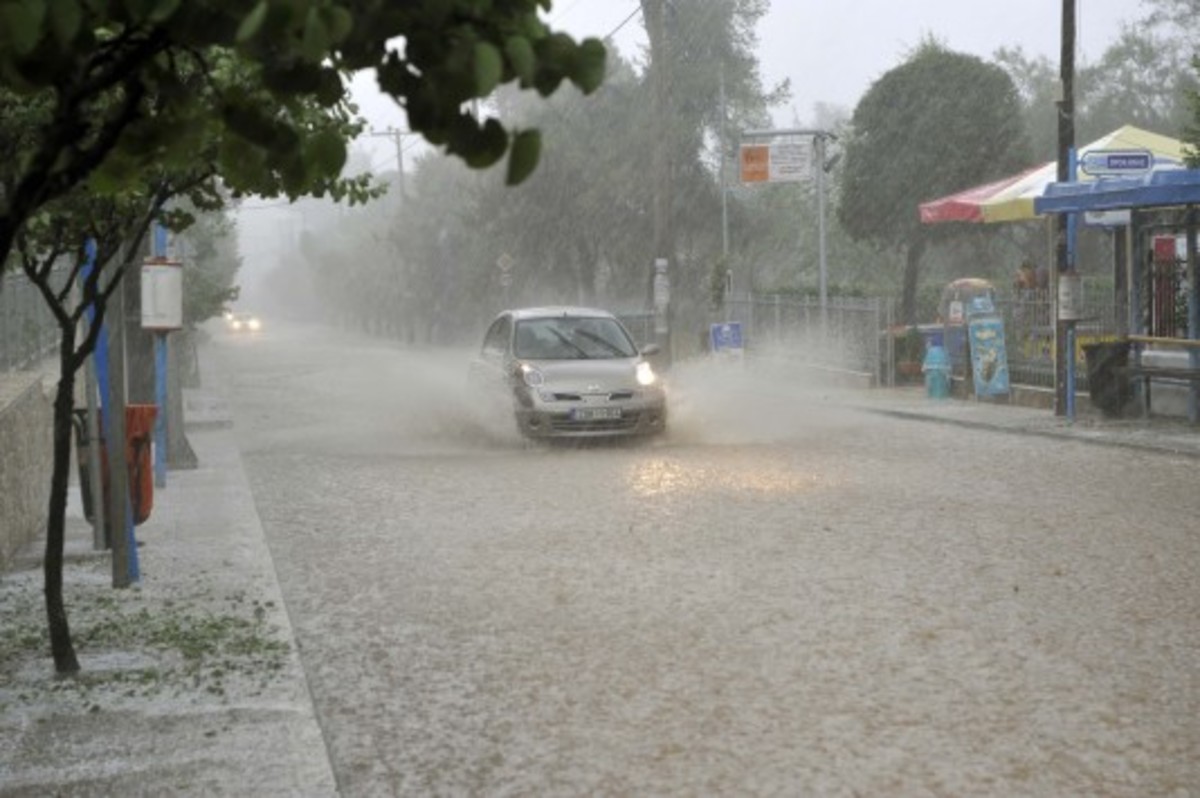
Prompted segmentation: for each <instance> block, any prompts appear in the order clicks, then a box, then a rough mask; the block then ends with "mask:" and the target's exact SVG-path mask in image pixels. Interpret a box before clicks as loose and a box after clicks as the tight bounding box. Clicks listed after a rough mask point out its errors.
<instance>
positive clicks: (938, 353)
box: [921, 345, 950, 399]
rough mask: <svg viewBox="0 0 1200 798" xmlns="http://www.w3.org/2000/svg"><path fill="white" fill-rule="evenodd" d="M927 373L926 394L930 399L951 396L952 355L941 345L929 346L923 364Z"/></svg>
mask: <svg viewBox="0 0 1200 798" xmlns="http://www.w3.org/2000/svg"><path fill="white" fill-rule="evenodd" d="M921 371H922V372H924V374H925V395H926V396H928V397H929V398H930V399H949V398H950V357H949V356H948V355H947V354H946V350H945V349H944V348H942V347H940V346H937V345H934V346H931V347H929V349H928V351H926V352H925V362H924V363H922V364H921Z"/></svg>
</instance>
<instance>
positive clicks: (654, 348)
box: [640, 344, 662, 356]
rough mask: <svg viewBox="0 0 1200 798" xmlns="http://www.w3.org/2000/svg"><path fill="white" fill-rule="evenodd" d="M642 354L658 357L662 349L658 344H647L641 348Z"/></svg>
mask: <svg viewBox="0 0 1200 798" xmlns="http://www.w3.org/2000/svg"><path fill="white" fill-rule="evenodd" d="M640 351H641V353H642V354H643V355H646V356H651V355H657V354H658V353H659V352H661V351H662V347H661V346H659V345H658V344H646V345H645V346H643V347H642V348H641V350H640Z"/></svg>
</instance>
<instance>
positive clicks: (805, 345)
mask: <svg viewBox="0 0 1200 798" xmlns="http://www.w3.org/2000/svg"><path fill="white" fill-rule="evenodd" d="M725 315H726V320H727V321H737V322H741V324H742V335H743V339H744V342H745V346H746V350H747V351H748V352H750V353H752V354H755V355H759V356H769V357H774V358H779V359H784V360H790V361H794V362H796V363H799V364H802V365H805V366H808V367H812V368H816V369H820V370H824V371H831V372H841V373H847V374H858V375H867V376H870V377H872V378H873V379H874V380H875V382H876V384H880V383H881V382H882V381H883V377H884V374H883V365H884V361H885V357H884V352H883V348H882V347H883V344H884V340H885V336H883V335H881V332H882V331H883V330H885V329H886V328H887V321H888V303H887V302H886V301H885V300H880V299H875V298H865V299H859V298H831V299H829V301H828V302H827V304H826V306H825V307H824V308H822V307H821V303H820V300H818V299H817V298H815V297H799V298H793V297H783V296H780V295H777V294H776V295H770V296H749V297H740V298H730V299H729V300H727V301H726V303H725Z"/></svg>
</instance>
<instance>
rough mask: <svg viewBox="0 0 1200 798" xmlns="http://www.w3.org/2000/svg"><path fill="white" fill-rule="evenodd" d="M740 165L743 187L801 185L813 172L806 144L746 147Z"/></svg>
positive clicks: (743, 147) (742, 149)
mask: <svg viewBox="0 0 1200 798" xmlns="http://www.w3.org/2000/svg"><path fill="white" fill-rule="evenodd" d="M739 161H740V164H741V179H742V182H743V183H798V182H800V181H802V180H806V179H807V178H808V176H809V173H810V172H811V171H812V169H811V167H812V159H811V156H810V152H809V147H808V145H807V143H806V142H800V141H773V142H770V143H768V144H743V145H742V147H741V152H740V157H739Z"/></svg>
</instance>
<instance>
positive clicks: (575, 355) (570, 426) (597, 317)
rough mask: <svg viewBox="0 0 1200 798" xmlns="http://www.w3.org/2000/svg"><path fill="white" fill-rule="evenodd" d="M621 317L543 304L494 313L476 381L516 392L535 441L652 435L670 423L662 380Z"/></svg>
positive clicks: (516, 404)
mask: <svg viewBox="0 0 1200 798" xmlns="http://www.w3.org/2000/svg"><path fill="white" fill-rule="evenodd" d="M657 351H658V346H657V345H655V344H651V345H649V346H647V347H645V348H643V349H640V350H639V349H638V346H637V344H636V343H634V340H633V337H632V336H630V334H629V331H628V330H626V329H625V327H624V325H622V324H621V322H620V321H618V320H617V318H616V317H615V316H613V315H612V314H611V313H609V312H607V311H604V310H594V309H592V308H578V307H544V308H526V309H522V310H506V311H504V312H503V313H501V314H500V315H499V316H497V317H496V320H495V321H493V322H492V325H491V326H490V327H489V328H488V331H487V334H486V335H485V336H484V339H483V346H482V347H481V348H480V350H479V355H478V357H477V358H476V359H475V361H474V362H473V363H472V364H471V378H472V381H473V382H474V383H475V384H477V385H489V386H491V387H493V388H495V389H497V393H498V394H500V395H502V396H504V397H505V398H507V397H511V400H512V408H513V412H514V413H515V415H516V421H517V427H518V428H519V429H520V431H521V432H522V433H523V434H524V435H526V436H528V437H531V438H543V437H547V438H548V437H568V436H585V437H592V436H606V435H649V434H654V433H659V432H662V431H663V430H664V429H665V428H666V422H667V405H666V394H665V392H664V390H663V385H662V380H661V378H660V377H659V376H658V375H657V374H655V372H654V369H653V368H651V366H650V363H649V362H648V361H647V360H646V359H645V357H644V356H645V355H653V354H655V353H656V352H657Z"/></svg>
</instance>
